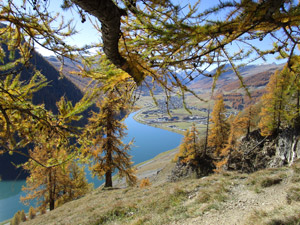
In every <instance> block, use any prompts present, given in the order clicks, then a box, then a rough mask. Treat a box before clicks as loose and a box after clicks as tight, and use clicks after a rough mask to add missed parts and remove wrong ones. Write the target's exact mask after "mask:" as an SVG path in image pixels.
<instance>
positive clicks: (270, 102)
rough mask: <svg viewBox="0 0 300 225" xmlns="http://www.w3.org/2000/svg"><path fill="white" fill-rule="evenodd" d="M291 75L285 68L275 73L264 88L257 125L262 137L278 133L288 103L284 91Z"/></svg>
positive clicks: (283, 120)
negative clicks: (265, 91)
mask: <svg viewBox="0 0 300 225" xmlns="http://www.w3.org/2000/svg"><path fill="white" fill-rule="evenodd" d="M290 80H291V73H290V72H289V69H288V68H287V66H286V67H285V68H284V69H283V70H282V71H281V72H279V71H276V72H275V73H274V74H273V75H272V76H271V77H270V81H269V83H268V85H267V87H266V90H267V93H266V94H264V95H263V96H262V103H263V107H262V109H261V113H260V117H261V120H260V122H259V124H258V126H259V128H260V129H261V134H262V135H263V136H268V135H271V134H272V133H274V132H275V131H279V129H280V128H281V125H282V124H283V122H285V119H284V111H285V110H286V109H285V106H286V104H287V103H288V96H287V94H286V90H287V89H288V87H289V85H290Z"/></svg>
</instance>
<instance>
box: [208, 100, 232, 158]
mask: <svg viewBox="0 0 300 225" xmlns="http://www.w3.org/2000/svg"><path fill="white" fill-rule="evenodd" d="M225 112H226V109H225V104H224V100H223V96H222V95H218V96H217V99H216V102H215V105H214V108H213V111H212V113H211V120H210V122H211V127H210V130H209V136H208V146H209V147H213V148H214V149H215V150H214V152H215V155H216V156H219V155H220V154H221V150H222V149H223V148H224V147H225V146H226V144H227V140H228V132H229V128H230V127H229V124H228V123H227V119H226V115H225Z"/></svg>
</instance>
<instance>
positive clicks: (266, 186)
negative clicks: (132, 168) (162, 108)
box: [25, 155, 300, 225]
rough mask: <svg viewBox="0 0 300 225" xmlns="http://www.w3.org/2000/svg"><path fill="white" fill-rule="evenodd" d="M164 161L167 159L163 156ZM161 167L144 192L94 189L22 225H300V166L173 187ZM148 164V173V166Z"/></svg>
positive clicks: (227, 174)
mask: <svg viewBox="0 0 300 225" xmlns="http://www.w3.org/2000/svg"><path fill="white" fill-rule="evenodd" d="M163 157H165V160H166V159H167V156H166V155H163ZM156 160H157V161H156V162H153V163H156V165H161V164H159V163H158V162H159V158H156ZM163 164H164V167H163V168H162V171H161V172H160V173H158V174H157V175H155V176H154V177H152V178H151V179H150V180H151V183H153V185H151V186H148V187H147V188H143V189H141V188H139V187H138V186H137V187H130V188H119V189H117V188H116V189H105V190H104V189H96V190H94V191H93V192H92V193H90V194H88V195H87V196H85V197H84V198H81V199H78V200H76V201H72V202H69V203H67V204H65V205H63V206H61V207H59V208H57V209H56V210H54V211H51V212H47V213H46V214H45V215H40V216H37V218H35V219H33V220H31V221H28V222H26V223H25V224H30V225H34V224H39V225H40V224H45V225H46V224H59V225H63V224H65V225H67V224H72V225H73V224H89V225H97V224H122V225H124V224H135V225H138V224H155V225H159V224H180V225H182V224H188V225H190V224H209V225H213V224H260V225H261V224H286V225H288V224H293V225H296V224H299V222H300V214H299V212H300V202H299V192H298V191H299V189H297V188H299V187H300V182H299V180H300V179H298V178H299V176H300V170H299V168H300V162H297V164H295V165H294V166H293V167H292V168H290V167H284V168H279V169H268V170H263V171H259V172H257V173H253V174H251V175H247V174H239V173H235V172H225V173H220V174H214V175H212V176H208V177H204V178H202V179H186V180H182V181H180V182H176V183H168V182H166V176H167V173H168V172H169V171H170V168H171V166H170V165H172V164H170V162H169V167H168V165H167V164H168V163H167V160H166V161H164V163H163ZM147 165H148V166H149V167H150V168H151V162H148V164H147ZM152 166H153V165H152ZM152 168H153V167H152ZM144 169H145V168H144ZM167 171H168V172H167ZM159 176H162V177H163V178H159ZM163 180H164V182H163ZM156 181H158V182H156ZM256 188H259V189H260V191H256ZM288 196H289V197H288ZM251 221H252V222H251ZM253 221H255V223H254V222H253ZM278 221H279V222H281V223H277V222H278Z"/></svg>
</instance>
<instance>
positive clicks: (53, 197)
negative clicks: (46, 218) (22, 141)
mask: <svg viewBox="0 0 300 225" xmlns="http://www.w3.org/2000/svg"><path fill="white" fill-rule="evenodd" d="M39 138H40V143H39V145H36V146H35V148H34V149H33V150H31V151H29V155H30V157H31V158H33V159H35V160H32V159H29V160H28V162H26V163H25V164H24V165H23V168H24V169H25V170H27V171H28V172H29V176H28V177H27V178H26V186H24V187H23V188H22V190H23V191H25V192H27V193H28V194H27V195H26V196H25V197H21V201H22V202H24V203H29V202H30V201H31V200H36V201H37V205H38V207H39V208H40V209H47V208H49V209H50V210H53V209H54V208H55V207H56V206H58V205H60V204H62V203H65V202H68V201H71V200H74V199H77V198H79V197H82V196H84V195H85V194H86V193H87V192H88V191H89V190H91V186H90V185H89V184H88V183H87V180H86V178H85V173H84V171H83V168H79V167H78V166H77V165H75V164H76V162H75V161H74V160H73V159H72V158H70V155H72V153H71V152H70V150H69V149H68V144H67V143H62V142H61V140H59V138H57V137H56V135H55V134H51V133H48V134H47V133H43V134H41V135H40V136H39ZM45 165H48V166H45Z"/></svg>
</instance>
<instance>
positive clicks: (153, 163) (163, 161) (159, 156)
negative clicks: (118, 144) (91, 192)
mask: <svg viewBox="0 0 300 225" xmlns="http://www.w3.org/2000/svg"><path fill="white" fill-rule="evenodd" d="M140 112H141V110H140V111H137V112H134V114H133V115H132V116H131V119H130V121H134V122H135V123H136V124H140V125H141V124H142V126H147V127H149V128H151V127H152V133H150V134H143V132H144V129H145V128H143V127H142V128H140V129H142V130H137V131H136V134H141V133H142V134H143V136H146V137H150V140H151V142H154V143H158V144H159V146H163V148H162V149H161V152H157V153H155V152H156V151H152V150H157V147H152V149H148V150H147V148H146V149H144V148H142V149H143V150H145V153H146V154H145V156H146V155H148V156H149V154H147V153H149V152H151V153H153V154H152V155H151V156H150V157H148V159H146V160H142V161H139V162H137V164H136V165H134V167H135V168H137V175H138V178H139V180H140V179H143V178H145V177H148V178H151V179H152V178H153V177H155V176H156V175H157V174H158V173H160V172H161V171H162V169H163V168H164V167H163V166H165V165H167V164H169V162H170V163H171V160H172V159H173V158H174V157H173V155H175V154H176V152H177V148H178V146H179V144H180V141H179V140H180V137H176V139H171V142H170V139H163V141H157V140H152V135H153V134H157V133H158V132H160V131H157V130H154V131H153V128H159V129H161V130H165V131H162V133H165V132H166V130H167V131H169V132H172V133H173V135H172V138H175V137H174V134H175V133H176V134H177V135H178V134H180V133H178V132H175V131H174V130H168V129H165V128H164V127H154V126H151V125H149V124H146V123H142V122H141V121H139V120H137V119H136V117H135V116H136V115H137V114H139V113H140ZM131 123H132V122H131ZM126 125H128V124H126ZM135 126H136V125H135ZM150 130H151V129H150ZM180 135H182V134H180ZM158 136H161V135H158ZM175 136H176V135H175ZM129 139H130V138H129ZM148 140H149V138H148ZM173 140H174V141H175V140H177V142H176V145H175V143H174V141H173ZM163 142H165V143H173V146H169V147H167V146H164V145H162V143H163ZM177 143H178V144H177ZM137 145H138V146H139V144H137ZM170 149H171V150H170ZM139 152H140V151H139ZM139 154H140V153H139ZM142 154H144V153H142ZM116 180H117V179H116ZM100 187H101V185H100ZM95 189H97V188H95ZM26 211H27V210H26ZM12 216H13V215H12ZM3 219H5V218H3ZM10 220H11V219H7V220H2V221H1V222H0V225H2V224H7V223H8V222H9V221H10Z"/></svg>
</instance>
